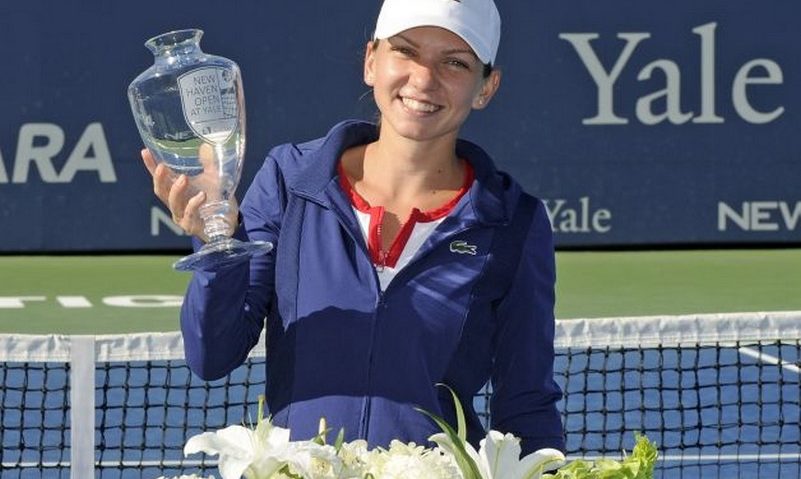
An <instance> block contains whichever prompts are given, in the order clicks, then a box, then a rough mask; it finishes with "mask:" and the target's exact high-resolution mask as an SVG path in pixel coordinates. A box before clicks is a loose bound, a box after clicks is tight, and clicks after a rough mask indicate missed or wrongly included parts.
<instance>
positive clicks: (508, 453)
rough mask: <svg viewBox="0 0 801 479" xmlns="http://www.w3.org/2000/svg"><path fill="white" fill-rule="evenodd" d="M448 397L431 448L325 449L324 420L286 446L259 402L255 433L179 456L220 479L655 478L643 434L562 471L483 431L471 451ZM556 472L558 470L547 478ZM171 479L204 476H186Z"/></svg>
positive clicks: (548, 457)
mask: <svg viewBox="0 0 801 479" xmlns="http://www.w3.org/2000/svg"><path fill="white" fill-rule="evenodd" d="M451 392H452V393H453V391H451ZM453 397H454V400H455V402H456V411H457V418H458V424H457V428H456V429H455V430H454V429H453V428H452V427H451V426H450V425H449V424H448V423H446V422H445V421H444V420H442V419H441V418H439V417H437V416H435V415H433V414H430V413H428V412H426V411H421V412H422V413H424V414H427V415H428V416H430V417H431V418H432V419H433V420H434V421H435V422H436V423H437V425H438V426H439V427H440V428H441V429H442V432H441V433H438V434H434V435H433V436H431V438H430V440H431V441H432V442H434V443H435V444H437V446H436V447H433V448H426V447H424V446H421V445H417V444H414V443H409V444H404V443H401V442H400V441H392V443H391V444H390V445H389V448H380V447H379V448H375V449H372V450H371V449H368V447H367V443H366V442H365V441H363V440H357V441H353V442H345V441H344V432H343V431H340V432H339V435H338V436H337V438H336V440H335V442H334V444H326V441H325V437H326V435H327V434H326V433H327V432H328V429H327V427H326V423H325V420H324V419H321V421H320V428H319V431H320V432H319V434H318V435H317V437H315V438H313V439H311V440H308V441H290V440H289V430H288V429H284V428H281V427H277V426H274V425H273V424H272V423H271V422H270V419H269V418H265V417H263V403H264V401H263V398H261V399H260V400H259V412H258V420H257V423H256V425H255V427H245V426H229V427H226V428H225V429H221V430H218V431H216V432H205V433H202V434H199V435H196V436H193V437H191V438H190V439H189V441H187V443H186V446H185V447H184V454H186V455H189V454H195V453H198V452H204V453H206V454H212V455H219V462H218V470H219V474H220V476H221V479H242V478H245V479H540V478H542V479H546V478H547V479H594V478H604V479H617V478H620V479H649V478H653V470H654V465H655V463H656V458H657V450H656V447H655V446H654V444H653V443H651V442H650V441H649V440H648V439H647V438H646V437H645V436H638V438H637V444H636V445H635V446H634V449H633V451H632V454H631V455H630V456H627V457H625V458H624V459H623V461H614V460H611V459H601V460H598V461H595V462H590V461H584V460H577V461H573V462H571V463H569V464H567V465H564V464H565V456H564V455H563V454H562V452H561V451H558V450H556V449H540V450H538V451H536V452H534V453H532V454H529V455H527V456H525V457H523V458H521V457H520V453H521V448H520V440H519V439H518V438H516V437H515V436H514V435H512V434H503V433H500V432H498V431H489V432H488V433H487V436H486V437H485V438H484V439H483V440H481V443H480V448H479V450H478V451H476V450H475V448H474V447H473V446H472V445H470V444H469V443H468V442H467V434H466V427H465V422H464V412H463V410H462V407H461V405H460V404H459V401H458V399H457V398H456V394H455V393H453ZM559 466H563V467H561V468H559V469H558V470H557V471H555V472H554V473H552V474H547V473H546V471H551V470H554V469H556V468H558V467H559ZM213 477H214V476H210V478H209V479H212V478H213ZM159 479H168V478H165V477H163V476H162V477H161V478H159ZM172 479H203V478H202V477H201V476H196V475H189V476H176V477H174V478H172Z"/></svg>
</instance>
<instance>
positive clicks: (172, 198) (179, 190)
mask: <svg viewBox="0 0 801 479" xmlns="http://www.w3.org/2000/svg"><path fill="white" fill-rule="evenodd" d="M188 184H189V180H188V179H187V178H186V175H181V176H179V177H178V179H177V180H175V183H173V185H172V188H170V192H169V194H168V196H167V205H168V206H169V208H170V211H171V212H172V219H173V221H175V222H176V223H180V222H181V220H182V219H183V217H184V210H185V209H186V203H187V199H186V191H187V188H188Z"/></svg>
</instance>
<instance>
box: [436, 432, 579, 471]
mask: <svg viewBox="0 0 801 479" xmlns="http://www.w3.org/2000/svg"><path fill="white" fill-rule="evenodd" d="M430 440H431V441H434V442H436V443H437V444H438V445H439V447H440V448H442V450H444V451H445V452H446V454H448V455H451V456H455V454H456V453H455V446H454V444H453V442H452V441H451V439H450V438H449V437H448V435H447V434H444V433H439V434H434V435H433V436H431V438H430ZM479 444H480V448H479V450H478V451H476V450H475V448H474V447H473V446H471V445H470V444H469V443H467V442H466V441H463V446H464V448H465V451H466V452H467V454H468V456H470V458H471V459H472V460H473V462H474V463H475V464H476V466H477V467H478V471H479V473H480V474H481V478H480V479H538V478H540V477H541V476H542V473H543V472H544V471H546V470H550V469H553V468H555V467H558V466H559V465H561V464H563V463H564V460H565V456H564V454H562V452H561V451H558V450H556V449H540V450H538V451H535V452H533V453H531V454H529V455H527V456H526V457H524V458H522V459H520V452H521V448H520V439H518V438H516V437H515V436H514V435H512V434H508V433H507V434H502V433H500V432H498V431H490V432H488V433H487V436H486V437H485V438H484V439H482V440H481V442H480V443H479ZM476 479H478V478H476Z"/></svg>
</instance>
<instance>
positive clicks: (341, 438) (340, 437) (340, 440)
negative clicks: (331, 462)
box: [334, 427, 345, 453]
mask: <svg viewBox="0 0 801 479" xmlns="http://www.w3.org/2000/svg"><path fill="white" fill-rule="evenodd" d="M343 444H345V428H344V427H343V428H340V429H339V433H338V434H337V438H336V439H335V440H334V449H335V450H336V451H337V453H339V451H340V450H341V449H342V445H343Z"/></svg>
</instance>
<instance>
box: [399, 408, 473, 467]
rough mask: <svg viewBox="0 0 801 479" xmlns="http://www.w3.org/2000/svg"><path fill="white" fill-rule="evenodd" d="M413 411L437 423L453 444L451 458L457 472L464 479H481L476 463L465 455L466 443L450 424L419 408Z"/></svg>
mask: <svg viewBox="0 0 801 479" xmlns="http://www.w3.org/2000/svg"><path fill="white" fill-rule="evenodd" d="M415 409H417V410H418V411H420V412H421V413H423V414H425V415H426V416H428V417H430V418H431V419H432V420H433V421H434V422H435V423H437V426H439V428H440V429H442V432H444V433H445V435H447V436H448V439H450V441H451V443H452V444H453V449H454V455H453V456H454V459H455V460H456V465H457V466H459V470H460V471H462V475H463V476H464V479H481V473H480V472H479V470H478V466H477V465H476V462H475V461H474V460H473V458H472V457H470V455H469V454H467V450H466V449H465V446H464V445H465V442H466V441H465V440H463V439H462V438H460V437H459V435H458V434H457V433H456V431H454V430H453V428H452V427H451V426H450V424H448V423H447V422H445V420H444V419H442V418H441V417H439V416H437V415H435V414H432V413H430V412H428V411H426V410H423V409H419V408H415Z"/></svg>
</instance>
